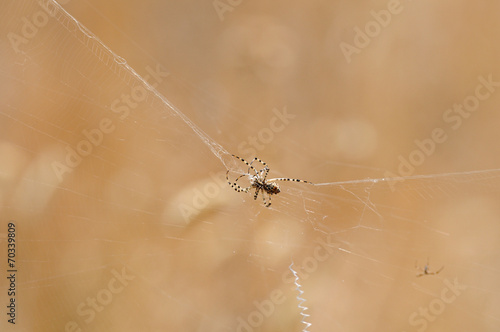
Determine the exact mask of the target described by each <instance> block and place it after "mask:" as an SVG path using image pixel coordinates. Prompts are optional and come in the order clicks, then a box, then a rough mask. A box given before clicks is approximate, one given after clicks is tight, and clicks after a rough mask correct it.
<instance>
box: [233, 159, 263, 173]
mask: <svg viewBox="0 0 500 332" xmlns="http://www.w3.org/2000/svg"><path fill="white" fill-rule="evenodd" d="M231 156H233V157H235V158H236V159H239V160H241V161H242V162H244V163H245V164H246V165H247V166H248V169H249V170H250V169H252V170H253V171H254V172H255V175H259V172H257V170H256V169H255V167H253V166H252V164H249V163H248V162H247V161H246V160H245V159H243V158H241V157H238V156H237V155H234V154H232V155H231ZM252 162H253V161H252ZM248 173H250V171H248Z"/></svg>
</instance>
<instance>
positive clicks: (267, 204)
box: [262, 194, 271, 207]
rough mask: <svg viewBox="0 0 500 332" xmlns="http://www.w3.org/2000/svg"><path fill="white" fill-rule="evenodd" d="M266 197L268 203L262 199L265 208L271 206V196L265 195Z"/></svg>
mask: <svg viewBox="0 0 500 332" xmlns="http://www.w3.org/2000/svg"><path fill="white" fill-rule="evenodd" d="M267 197H268V198H269V202H267V203H266V200H265V199H264V205H265V206H266V207H270V206H271V195H270V194H267ZM262 198H264V194H262Z"/></svg>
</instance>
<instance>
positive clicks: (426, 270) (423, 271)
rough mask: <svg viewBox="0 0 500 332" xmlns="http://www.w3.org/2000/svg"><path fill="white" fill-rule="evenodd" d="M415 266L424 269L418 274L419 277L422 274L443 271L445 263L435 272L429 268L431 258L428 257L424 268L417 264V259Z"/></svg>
mask: <svg viewBox="0 0 500 332" xmlns="http://www.w3.org/2000/svg"><path fill="white" fill-rule="evenodd" d="M415 267H416V268H417V270H419V271H422V272H421V273H418V274H417V278H418V277H422V276H427V275H433V274H438V273H439V272H441V271H442V270H443V269H444V265H443V266H441V268H440V269H439V270H437V271H435V272H431V271H430V270H429V258H427V264H425V266H424V267H423V268H421V267H419V266H418V265H417V262H416V261H415Z"/></svg>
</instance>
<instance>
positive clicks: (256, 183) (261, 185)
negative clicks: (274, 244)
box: [226, 154, 312, 207]
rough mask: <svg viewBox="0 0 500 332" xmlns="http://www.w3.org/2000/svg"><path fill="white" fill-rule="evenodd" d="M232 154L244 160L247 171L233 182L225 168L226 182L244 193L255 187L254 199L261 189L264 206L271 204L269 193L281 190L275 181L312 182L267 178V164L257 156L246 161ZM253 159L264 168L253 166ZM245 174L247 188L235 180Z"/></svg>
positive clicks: (277, 192) (274, 193) (273, 193)
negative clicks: (248, 184) (247, 179)
mask: <svg viewBox="0 0 500 332" xmlns="http://www.w3.org/2000/svg"><path fill="white" fill-rule="evenodd" d="M232 156H233V157H234V158H236V159H239V160H241V161H242V162H244V163H245V164H246V165H247V166H248V171H247V173H245V174H242V175H240V176H238V177H237V178H236V180H234V182H233V183H231V181H229V177H228V175H229V170H227V172H226V179H227V183H229V185H230V186H231V187H232V188H234V190H236V191H237V192H245V193H246V192H248V191H249V190H250V189H252V188H255V194H254V195H253V199H254V200H256V199H257V196H258V195H259V192H260V191H262V200H263V201H264V206H265V207H269V206H271V195H276V194H279V193H280V192H281V190H280V187H279V186H278V184H277V183H276V182H275V181H295V182H304V183H310V184H312V182H309V181H305V180H299V179H289V178H275V179H267V174H268V173H269V167H268V166H267V164H266V163H265V162H263V161H262V160H260V159H259V158H257V157H255V158H253V160H252V161H251V162H250V163H248V162H247V161H246V160H245V159H243V158H241V157H238V156H236V155H234V154H233V155H232ZM254 161H258V162H260V163H261V164H262V165H264V168H263V169H261V170H260V171H258V170H257V169H256V168H255V167H253V166H252V164H253V162H254ZM250 170H252V171H253V173H255V174H252V173H250ZM245 175H248V176H250V186H249V187H247V188H242V187H240V186H239V185H238V184H237V183H236V182H238V180H239V179H240V178H242V177H244V176H245ZM264 193H266V194H267V196H268V197H269V202H268V201H266V198H265V197H264Z"/></svg>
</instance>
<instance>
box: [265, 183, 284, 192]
mask: <svg viewBox="0 0 500 332" xmlns="http://www.w3.org/2000/svg"><path fill="white" fill-rule="evenodd" d="M264 190H265V191H266V192H267V193H268V194H273V195H275V194H279V193H280V192H281V190H280V187H279V186H278V185H277V184H276V183H275V182H271V183H266V184H265V185H264Z"/></svg>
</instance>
